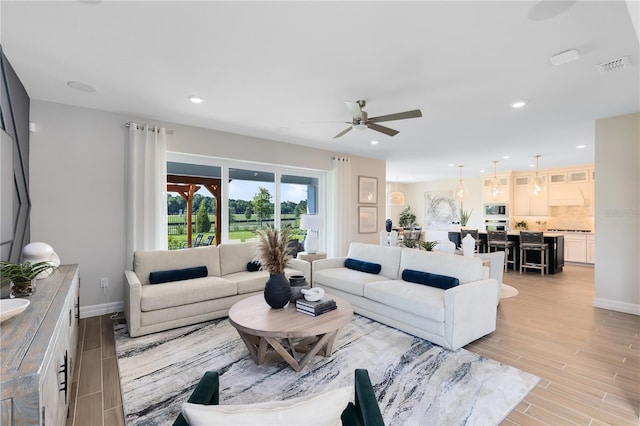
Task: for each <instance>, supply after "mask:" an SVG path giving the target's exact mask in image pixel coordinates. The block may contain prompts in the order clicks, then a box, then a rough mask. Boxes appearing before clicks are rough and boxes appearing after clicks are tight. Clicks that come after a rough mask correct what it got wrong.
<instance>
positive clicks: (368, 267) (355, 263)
mask: <svg viewBox="0 0 640 426" xmlns="http://www.w3.org/2000/svg"><path fill="white" fill-rule="evenodd" d="M344 266H345V268H349V269H354V270H356V271H361V272H366V273H368V274H379V273H380V271H381V270H382V266H380V264H379V263H373V262H366V261H364V260H357V259H351V258H347V259H346V260H345V261H344Z"/></svg>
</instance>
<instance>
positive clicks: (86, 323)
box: [67, 265, 640, 426]
mask: <svg viewBox="0 0 640 426" xmlns="http://www.w3.org/2000/svg"><path fill="white" fill-rule="evenodd" d="M504 281H505V283H507V284H509V285H511V286H513V287H516V288H517V289H518V290H519V291H520V294H519V295H518V296H517V297H514V298H510V299H503V300H502V301H501V302H500V306H499V307H498V324H497V330H496V331H495V332H494V333H492V334H491V335H489V336H485V337H484V338H482V339H479V340H477V341H475V342H473V343H471V344H469V345H467V346H466V347H465V348H466V349H468V350H470V351H474V352H478V353H480V354H482V355H484V356H486V357H487V358H492V359H495V360H497V361H500V362H503V363H505V364H508V365H511V366H514V367H516V368H519V369H521V370H524V371H528V372H530V373H532V374H535V375H537V376H538V377H540V378H541V379H542V380H541V381H540V383H539V384H538V386H537V387H536V388H535V389H534V390H533V391H532V392H531V393H530V394H529V395H528V396H527V397H526V398H525V400H524V401H523V402H522V403H520V405H518V407H516V409H515V410H514V411H512V412H511V414H509V416H508V417H507V418H506V419H505V420H504V422H503V425H589V426H598V425H605V424H609V425H638V424H640V417H639V416H640V336H639V332H640V317H639V316H635V315H629V314H622V313H618V312H613V311H608V310H605V309H597V308H593V307H592V306H591V305H592V302H593V295H594V269H593V268H590V267H582V266H571V265H570V266H565V271H564V272H563V273H561V274H557V275H548V276H545V277H540V275H538V274H536V273H526V274H522V275H520V274H519V273H516V272H508V273H506V274H505V278H504ZM79 341H80V342H79V346H78V356H77V358H76V359H77V360H78V361H77V364H76V369H75V371H74V378H73V385H72V396H73V397H72V402H71V408H70V415H69V418H68V421H67V425H68V426H100V425H105V426H107V425H109V426H111V425H114V426H118V425H124V416H123V412H122V401H121V397H120V383H119V379H118V368H117V363H116V358H115V350H114V339H113V329H112V320H111V319H110V316H109V315H105V316H101V317H93V318H86V319H83V320H81V321H80V339H79ZM427 424H428V422H427Z"/></svg>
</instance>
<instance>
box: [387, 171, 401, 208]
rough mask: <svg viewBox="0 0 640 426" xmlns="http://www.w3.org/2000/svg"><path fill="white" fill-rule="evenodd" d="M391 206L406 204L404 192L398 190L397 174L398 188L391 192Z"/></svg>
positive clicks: (389, 202)
mask: <svg viewBox="0 0 640 426" xmlns="http://www.w3.org/2000/svg"><path fill="white" fill-rule="evenodd" d="M388 204H389V205H390V206H404V194H403V193H402V192H400V191H398V177H397V176H396V190H395V191H393V192H391V193H390V194H389V200H388Z"/></svg>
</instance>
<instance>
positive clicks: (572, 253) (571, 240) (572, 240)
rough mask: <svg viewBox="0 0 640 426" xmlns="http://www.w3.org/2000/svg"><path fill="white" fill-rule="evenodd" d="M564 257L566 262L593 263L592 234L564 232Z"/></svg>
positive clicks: (593, 246)
mask: <svg viewBox="0 0 640 426" xmlns="http://www.w3.org/2000/svg"><path fill="white" fill-rule="evenodd" d="M564 241H565V245H564V258H565V260H566V261H567V262H577V263H591V264H594V263H595V248H596V247H595V243H596V236H595V235H594V234H571V233H567V234H564Z"/></svg>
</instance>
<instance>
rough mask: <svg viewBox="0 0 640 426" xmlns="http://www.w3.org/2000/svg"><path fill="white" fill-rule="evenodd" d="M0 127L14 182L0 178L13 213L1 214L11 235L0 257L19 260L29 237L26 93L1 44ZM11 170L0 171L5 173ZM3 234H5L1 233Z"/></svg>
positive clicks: (27, 109) (29, 201)
mask: <svg viewBox="0 0 640 426" xmlns="http://www.w3.org/2000/svg"><path fill="white" fill-rule="evenodd" d="M0 79H1V92H0V127H2V130H3V131H4V132H5V134H4V135H3V141H2V142H3V143H6V140H7V139H9V140H10V141H12V143H13V185H11V183H9V184H7V182H4V181H3V182H2V185H1V187H2V188H3V189H4V188H9V187H11V188H12V189H13V191H12V192H13V193H12V194H11V197H12V198H11V199H8V198H7V195H8V194H5V193H4V191H3V193H2V197H3V202H10V203H11V205H12V207H13V208H12V210H13V212H12V213H13V216H12V217H11V218H8V217H4V215H3V217H1V218H0V220H2V221H3V224H4V223H8V222H9V223H10V224H11V225H12V227H13V238H12V239H9V240H5V238H3V240H4V241H2V244H0V259H2V260H9V261H11V262H19V261H20V255H21V253H22V247H24V246H25V245H26V244H27V243H29V241H30V232H29V229H30V223H29V216H30V212H31V199H30V196H29V96H28V95H27V91H26V90H25V88H24V86H23V85H22V83H21V82H20V79H19V78H18V76H17V75H16V73H15V71H14V70H13V68H12V67H11V64H10V63H9V60H8V59H7V58H6V57H5V55H4V52H3V51H2V46H1V45H0ZM7 175H9V176H10V174H5V173H2V176H3V178H2V179H6V178H5V177H4V176H7ZM3 237H4V236H3Z"/></svg>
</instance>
